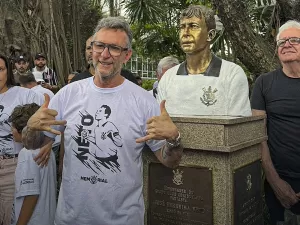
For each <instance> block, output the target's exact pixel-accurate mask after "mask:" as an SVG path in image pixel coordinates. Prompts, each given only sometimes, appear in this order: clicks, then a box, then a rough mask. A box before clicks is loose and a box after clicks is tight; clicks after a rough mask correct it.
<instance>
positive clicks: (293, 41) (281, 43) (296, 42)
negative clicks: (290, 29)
mask: <svg viewBox="0 0 300 225" xmlns="http://www.w3.org/2000/svg"><path fill="white" fill-rule="evenodd" d="M287 41H288V42H289V43H290V45H299V44H300V38H298V37H290V38H287V39H280V40H278V41H277V47H283V46H284V45H285V42H287Z"/></svg>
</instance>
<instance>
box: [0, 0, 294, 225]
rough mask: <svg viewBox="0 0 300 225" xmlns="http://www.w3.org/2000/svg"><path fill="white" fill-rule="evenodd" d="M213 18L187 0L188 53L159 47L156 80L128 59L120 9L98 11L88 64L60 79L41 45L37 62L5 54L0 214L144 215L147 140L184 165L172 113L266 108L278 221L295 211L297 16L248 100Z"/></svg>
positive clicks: (134, 222) (113, 219)
mask: <svg viewBox="0 0 300 225" xmlns="http://www.w3.org/2000/svg"><path fill="white" fill-rule="evenodd" d="M215 28H216V23H215V18H214V12H213V11H212V10H211V9H208V8H206V7H203V6H197V5H191V6H189V7H188V8H186V9H185V10H183V12H182V13H181V16H180V31H179V41H180V45H181V48H182V50H183V51H184V53H185V54H186V59H185V61H183V62H181V63H180V62H179V61H178V59H177V58H176V57H174V56H167V57H164V58H162V59H161V60H160V62H159V63H158V66H157V78H158V80H157V82H156V83H155V85H154V88H153V90H151V91H150V92H147V91H146V90H144V89H142V88H141V87H140V85H141V80H140V79H138V78H136V77H134V76H133V74H132V73H131V72H130V71H128V70H125V69H123V65H124V64H125V63H126V62H127V61H128V60H129V59H130V57H131V55H132V38H133V37H132V31H131V30H130V26H129V24H128V23H127V22H126V20H125V19H124V18H121V17H107V18H103V19H101V20H100V21H99V23H98V25H97V27H96V28H95V32H94V34H93V35H92V36H91V37H90V38H88V40H87V41H86V51H85V58H86V62H87V64H88V68H87V70H86V71H84V72H73V73H71V74H70V75H69V76H68V83H69V84H68V85H66V86H64V87H63V88H61V89H60V90H59V85H58V79H57V76H56V74H55V71H54V70H53V69H51V68H48V67H47V58H46V55H45V54H43V53H38V54H36V56H35V58H34V59H35V60H34V64H35V67H34V68H33V69H32V70H31V71H30V70H29V63H28V59H26V57H24V56H19V57H17V58H16V59H15V62H14V65H11V63H10V61H9V60H8V58H7V57H6V56H4V55H0V118H1V123H0V142H1V145H0V224H1V225H11V224H13V225H37V224H39V225H52V224H55V225H83V224H85V225H99V224H101V225H110V224H114V225H125V224H126V225H142V224H144V202H143V192H142V177H143V174H142V157H141V156H142V150H143V148H144V147H145V145H147V146H148V147H149V148H150V149H151V150H152V151H153V153H154V155H155V156H156V157H157V159H158V160H159V161H160V162H161V163H162V164H163V165H165V166H167V167H170V168H175V167H177V166H178V165H179V163H180V160H181V157H182V154H183V147H184V146H182V144H181V136H180V131H179V129H178V128H177V127H176V125H175V124H174V123H173V122H172V119H171V117H170V115H171V116H172V115H178V114H180V115H187V116H193V115H204V116H205V115H206V116H214V115H215V116H220V115H221V116H224V115H227V116H251V115H265V116H266V128H267V129H266V130H267V134H268V136H269V139H268V141H265V142H263V143H261V150H262V166H263V169H264V172H265V174H266V181H265V198H266V203H267V206H268V208H269V212H270V217H271V224H272V225H276V224H277V222H279V221H283V220H284V210H285V209H290V210H291V211H292V212H293V213H296V214H298V213H300V208H299V205H300V202H299V200H300V193H299V192H300V176H298V175H300V166H299V165H300V164H299V163H298V162H299V159H300V154H299V147H300V141H299V138H298V132H299V130H300V129H299V128H300V110H299V107H298V104H297V103H300V92H299V84H298V83H299V82H300V79H299V78H300V69H299V68H300V66H299V63H300V54H299V52H300V23H299V22H297V21H288V22H287V23H285V24H284V25H282V26H281V27H280V30H279V33H278V35H277V37H276V43H277V53H278V57H279V59H280V61H281V65H282V67H280V68H279V69H277V70H276V71H272V72H270V73H268V74H264V75H261V76H260V77H259V78H258V79H257V81H256V83H255V86H254V89H253V92H252V96H251V101H250V100H249V89H248V81H247V77H246V75H245V72H244V71H243V69H242V68H241V67H240V66H239V65H237V64H235V63H232V62H229V61H226V60H224V59H221V58H219V57H217V56H216V55H214V54H213V53H212V52H211V50H210V44H211V41H212V40H213V39H214V37H215V36H216V29H215ZM13 67H14V70H15V71H14V72H13ZM54 93H55V94H54ZM199 138H201V137H199ZM55 154H59V155H60V157H59V158H60V160H59V166H58V168H57V165H56V162H55ZM57 169H58V170H59V171H60V172H61V185H60V191H59V196H58V202H56V185H57V178H56V175H57V173H56V170H57ZM157 176H159V174H157ZM203 182H205V181H203Z"/></svg>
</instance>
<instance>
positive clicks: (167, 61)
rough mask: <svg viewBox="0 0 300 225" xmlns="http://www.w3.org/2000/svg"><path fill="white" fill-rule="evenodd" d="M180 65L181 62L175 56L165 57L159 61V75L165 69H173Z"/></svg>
mask: <svg viewBox="0 0 300 225" xmlns="http://www.w3.org/2000/svg"><path fill="white" fill-rule="evenodd" d="M178 64H179V61H178V59H177V58H175V57H173V56H167V57H164V58H162V59H161V60H160V61H159V63H158V65H157V73H158V74H159V75H161V74H162V70H163V69H170V68H171V67H173V66H176V65H178Z"/></svg>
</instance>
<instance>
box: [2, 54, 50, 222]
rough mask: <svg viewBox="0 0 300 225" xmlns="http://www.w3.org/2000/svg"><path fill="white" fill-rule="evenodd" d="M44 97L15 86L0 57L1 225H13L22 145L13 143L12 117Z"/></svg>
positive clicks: (6, 63) (10, 73) (4, 58)
mask: <svg viewBox="0 0 300 225" xmlns="http://www.w3.org/2000/svg"><path fill="white" fill-rule="evenodd" d="M43 101H44V98H41V96H40V95H38V94H37V93H35V92H34V91H32V90H30V89H26V88H22V87H18V86H15V81H14V75H13V72H12V66H11V64H10V63H9V60H8V58H7V57H6V56H5V55H3V54H0V224H1V225H11V220H12V217H11V216H12V208H13V201H14V192H15V181H14V177H15V169H16V166H17V161H18V155H19V152H20V150H21V149H22V144H20V143H16V142H14V140H13V134H12V130H11V123H10V122H9V116H10V115H11V112H12V110H13V109H14V108H15V107H16V106H18V105H24V104H29V103H37V104H38V105H41V104H42V103H43Z"/></svg>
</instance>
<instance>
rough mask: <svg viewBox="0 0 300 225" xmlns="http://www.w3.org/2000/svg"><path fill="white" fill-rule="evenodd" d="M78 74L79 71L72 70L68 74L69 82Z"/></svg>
mask: <svg viewBox="0 0 300 225" xmlns="http://www.w3.org/2000/svg"><path fill="white" fill-rule="evenodd" d="M76 74H78V72H72V73H70V74H69V75H68V78H67V84H69V83H70V82H71V80H72V79H73V78H74V77H75V76H76Z"/></svg>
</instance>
